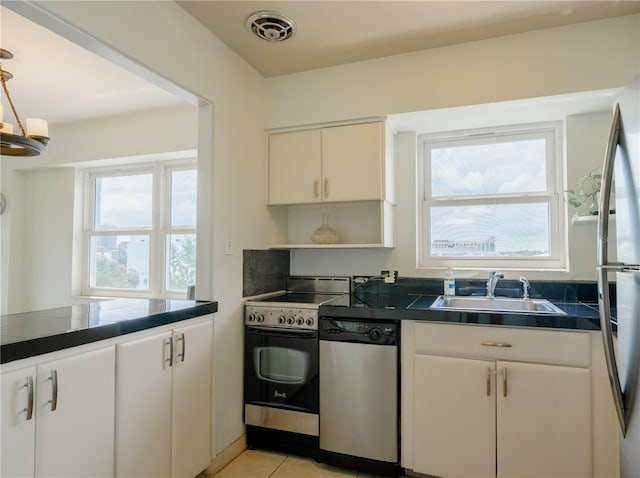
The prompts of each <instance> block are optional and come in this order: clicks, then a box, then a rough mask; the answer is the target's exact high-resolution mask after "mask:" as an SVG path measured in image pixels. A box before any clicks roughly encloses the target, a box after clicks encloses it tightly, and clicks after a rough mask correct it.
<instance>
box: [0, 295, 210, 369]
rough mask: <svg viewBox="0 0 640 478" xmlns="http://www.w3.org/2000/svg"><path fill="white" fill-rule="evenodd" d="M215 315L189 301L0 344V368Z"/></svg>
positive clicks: (203, 304)
mask: <svg viewBox="0 0 640 478" xmlns="http://www.w3.org/2000/svg"><path fill="white" fill-rule="evenodd" d="M114 302H115V301H114ZM167 302H169V301H167ZM217 311H218V302H215V301H193V305H187V306H185V307H183V308H180V309H176V310H165V311H159V312H157V313H151V314H148V315H141V316H138V317H130V318H126V319H125V320H121V321H117V320H116V321H113V322H108V323H104V324H100V325H98V326H95V327H87V328H82V329H78V330H68V331H64V332H61V333H53V334H51V335H45V336H42V337H34V338H29V339H25V340H21V341H17V342H11V343H6V344H2V347H1V349H0V364H6V363H9V362H13V361H16V360H22V359H26V358H31V357H35V356H38V355H43V354H47V353H50V352H57V351H60V350H65V349H69V348H72V347H77V346H80V345H86V344H90V343H94V342H99V341H101V340H107V339H111V338H115V337H120V336H123V335H127V334H131V333H134V332H139V331H143V330H148V329H152V328H154V327H160V326H163V325H168V324H172V323H176V322H181V321H184V320H188V319H193V318H197V317H201V316H204V315H208V314H213V313H215V312H217ZM42 312H43V311H39V313H42ZM5 317H7V316H5Z"/></svg>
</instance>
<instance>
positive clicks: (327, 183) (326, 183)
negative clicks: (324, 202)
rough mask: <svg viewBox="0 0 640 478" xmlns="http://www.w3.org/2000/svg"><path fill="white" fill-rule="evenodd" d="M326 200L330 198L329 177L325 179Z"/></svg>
mask: <svg viewBox="0 0 640 478" xmlns="http://www.w3.org/2000/svg"><path fill="white" fill-rule="evenodd" d="M323 189H324V198H325V199H326V198H328V197H329V178H328V177H326V176H325V177H324V188H323Z"/></svg>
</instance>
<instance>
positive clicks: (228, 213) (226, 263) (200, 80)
mask: <svg viewBox="0 0 640 478" xmlns="http://www.w3.org/2000/svg"><path fill="white" fill-rule="evenodd" d="M38 5H39V6H40V7H42V8H43V9H45V10H46V11H47V12H49V13H51V14H52V15H53V16H54V18H55V19H61V20H63V21H64V22H66V23H68V24H71V25H73V26H75V27H77V28H78V29H79V30H80V31H83V32H86V33H87V34H89V35H90V36H92V37H93V38H96V39H98V40H99V41H100V42H102V43H103V44H106V45H108V46H110V47H111V48H113V49H114V50H117V51H120V52H123V53H124V54H125V55H126V56H127V57H128V58H130V59H131V60H133V62H137V63H139V64H141V65H143V66H145V67H146V68H147V69H149V70H151V71H153V72H156V73H157V74H159V75H160V76H162V77H164V78H166V79H168V80H169V81H170V82H172V83H174V84H176V85H179V86H181V87H182V88H184V89H186V90H188V91H191V92H192V93H194V94H195V95H197V96H199V97H201V98H203V99H205V100H207V101H209V102H210V103H211V104H212V105H213V107H212V108H211V109H210V111H211V117H210V118H209V119H210V121H211V124H213V128H212V130H210V131H208V133H210V136H211V138H210V140H209V144H207V145H205V147H202V144H200V145H199V150H200V155H201V156H200V157H199V158H198V161H199V170H200V171H202V170H210V171H211V177H212V180H211V182H210V184H209V185H208V186H209V191H204V193H205V194H209V195H211V197H212V201H211V204H210V208H209V210H208V211H204V208H200V209H199V217H198V224H204V222H209V223H212V224H213V235H212V240H211V241H210V242H209V243H208V244H205V245H206V246H208V247H209V250H208V251H207V252H208V255H210V256H211V258H212V260H211V264H209V265H210V268H211V271H212V273H211V282H212V287H211V288H210V290H205V291H202V290H199V291H198V296H199V297H201V298H204V297H208V298H212V299H215V300H218V301H219V312H218V313H217V314H216V317H215V357H214V362H215V363H214V368H215V371H214V373H215V383H216V387H215V388H216V392H215V413H214V421H215V437H214V441H215V451H220V450H222V449H224V448H225V447H226V446H228V445H229V444H230V443H231V442H233V441H234V440H235V439H237V438H238V437H240V436H241V435H242V433H243V431H244V427H243V423H242V408H243V407H242V363H243V360H242V305H243V299H242V249H244V248H247V249H249V248H251V249H255V248H259V247H262V246H263V245H264V242H263V240H262V235H261V234H260V232H259V227H260V225H261V224H263V223H264V222H265V219H264V217H265V214H266V211H265V208H264V206H263V203H264V197H265V195H264V180H263V178H264V156H263V149H264V134H263V128H264V124H263V118H264V104H263V99H264V96H265V95H264V80H263V78H262V77H261V76H260V75H259V74H258V73H257V72H256V71H255V70H253V69H252V68H250V67H249V66H248V65H247V64H246V63H245V62H244V61H243V60H242V59H240V58H239V57H238V56H237V55H236V54H235V53H234V52H232V51H231V50H230V49H229V48H228V47H226V45H224V44H223V43H222V42H221V41H219V40H218V39H217V38H216V37H215V36H213V35H212V34H211V33H210V32H209V31H208V30H206V29H205V28H204V27H203V26H202V25H201V24H199V23H198V22H197V21H196V20H195V19H193V18H192V17H191V16H190V15H188V14H187V13H186V12H185V11H184V10H182V9H181V8H180V7H178V6H177V5H176V4H175V3H174V2H165V1H150V2H129V1H123V2H91V1H79V2H38ZM201 119H202V118H201ZM200 124H202V122H201V123H200ZM162 134H164V133H162ZM52 136H53V135H52ZM52 141H53V140H52ZM204 154H206V156H202V155H204ZM201 214H206V217H205V218H203V217H202V216H201ZM205 220H206V221H205ZM225 236H231V237H232V238H233V242H234V251H235V252H234V254H233V255H230V256H225V255H224V254H223V238H224V237H225Z"/></svg>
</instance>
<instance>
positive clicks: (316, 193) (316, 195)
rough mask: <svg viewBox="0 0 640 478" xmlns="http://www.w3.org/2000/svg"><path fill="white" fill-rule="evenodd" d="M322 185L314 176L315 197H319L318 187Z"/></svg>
mask: <svg viewBox="0 0 640 478" xmlns="http://www.w3.org/2000/svg"><path fill="white" fill-rule="evenodd" d="M319 187H320V180H318V178H313V199H318V195H319V194H320V193H319V192H318V188H319Z"/></svg>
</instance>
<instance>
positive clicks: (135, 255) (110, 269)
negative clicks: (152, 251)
mask: <svg viewBox="0 0 640 478" xmlns="http://www.w3.org/2000/svg"><path fill="white" fill-rule="evenodd" d="M89 247H90V250H89V259H90V263H89V285H90V287H98V288H110V289H137V290H146V289H148V288H149V236H93V237H91V240H90V244H89Z"/></svg>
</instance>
